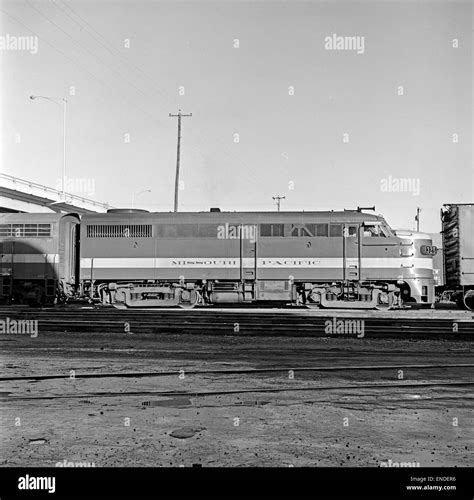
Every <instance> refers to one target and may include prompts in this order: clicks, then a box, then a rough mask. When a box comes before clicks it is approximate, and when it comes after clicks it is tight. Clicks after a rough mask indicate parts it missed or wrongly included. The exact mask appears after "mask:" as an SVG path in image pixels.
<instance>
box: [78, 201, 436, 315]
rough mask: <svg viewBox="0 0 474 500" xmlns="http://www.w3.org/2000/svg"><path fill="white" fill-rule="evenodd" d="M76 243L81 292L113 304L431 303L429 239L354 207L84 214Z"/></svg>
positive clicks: (373, 305) (357, 305) (355, 305)
mask: <svg viewBox="0 0 474 500" xmlns="http://www.w3.org/2000/svg"><path fill="white" fill-rule="evenodd" d="M80 240H81V245H80V279H79V290H80V294H81V295H82V296H87V297H89V298H90V299H91V300H94V299H96V298H100V299H101V300H102V301H103V302H110V303H113V304H116V305H117V306H122V307H144V306H145V307H146V306H150V307H159V306H168V305H180V306H182V307H193V306H194V305H195V304H197V303H203V304H222V303H251V302H260V301H273V302H285V303H288V302H290V303H297V304H315V305H318V306H321V307H341V308H342V307H349V308H376V307H388V306H391V305H394V304H397V303H398V304H399V303H401V302H419V303H423V304H431V303H433V301H434V279H433V258H432V248H433V247H432V242H431V239H430V237H429V236H428V235H426V234H423V233H415V232H412V231H394V230H392V229H391V228H390V226H389V225H388V224H387V222H386V221H385V219H384V218H383V217H382V216H380V215H373V214H367V213H364V212H362V211H360V210H345V211H342V212H335V211H331V212H220V211H219V210H217V209H215V210H212V209H211V211H210V212H196V213H185V212H180V213H148V212H146V211H143V210H140V211H138V210H117V209H113V210H109V212H108V213H105V214H86V215H84V216H83V217H82V221H81V238H80Z"/></svg>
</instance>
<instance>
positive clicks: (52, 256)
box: [0, 253, 59, 264]
mask: <svg viewBox="0 0 474 500" xmlns="http://www.w3.org/2000/svg"><path fill="white" fill-rule="evenodd" d="M12 257H13V258H12ZM2 262H3V263H5V264H10V263H11V262H14V263H15V264H41V263H44V262H48V263H49V264H55V263H58V262H59V254H57V253H47V254H44V253H15V254H13V256H12V254H3V255H1V256H0V263H2Z"/></svg>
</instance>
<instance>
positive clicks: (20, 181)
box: [0, 174, 112, 209]
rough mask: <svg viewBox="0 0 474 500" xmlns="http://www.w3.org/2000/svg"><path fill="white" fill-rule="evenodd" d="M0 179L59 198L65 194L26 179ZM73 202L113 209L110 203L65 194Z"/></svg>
mask: <svg viewBox="0 0 474 500" xmlns="http://www.w3.org/2000/svg"><path fill="white" fill-rule="evenodd" d="M0 179H5V180H7V181H10V182H13V184H21V185H24V186H27V187H29V188H38V189H41V190H42V191H45V192H48V193H53V194H55V195H57V196H62V195H63V192H62V191H59V190H58V189H54V188H51V187H49V186H45V185H44V184H39V183H37V182H32V181H27V180H25V179H20V178H18V177H14V176H13V175H8V174H0ZM64 194H65V195H67V197H68V198H69V199H71V200H76V201H81V202H82V203H88V204H91V205H94V206H97V207H101V208H104V209H108V208H112V207H111V206H110V205H109V204H108V203H102V202H100V201H95V200H91V199H90V198H85V197H83V196H78V195H76V194H72V193H64Z"/></svg>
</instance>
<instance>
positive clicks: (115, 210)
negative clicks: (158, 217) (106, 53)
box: [107, 208, 150, 214]
mask: <svg viewBox="0 0 474 500" xmlns="http://www.w3.org/2000/svg"><path fill="white" fill-rule="evenodd" d="M107 213H108V214H149V213H150V212H149V211H148V210H144V209H143V208H109V209H108V210H107Z"/></svg>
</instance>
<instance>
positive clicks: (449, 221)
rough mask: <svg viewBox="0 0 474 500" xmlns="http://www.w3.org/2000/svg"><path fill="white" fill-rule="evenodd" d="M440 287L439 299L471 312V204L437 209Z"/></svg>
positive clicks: (473, 245)
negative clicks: (440, 248) (442, 279)
mask: <svg viewBox="0 0 474 500" xmlns="http://www.w3.org/2000/svg"><path fill="white" fill-rule="evenodd" d="M441 225H442V230H441V234H442V237H443V249H444V252H443V257H444V266H443V267H444V286H443V287H442V288H441V290H440V291H441V292H442V294H443V295H442V298H443V299H444V300H452V301H454V302H457V303H458V305H460V306H464V307H466V308H467V309H470V310H471V311H474V204H472V203H465V204H461V203H451V204H445V205H443V207H442V209H441Z"/></svg>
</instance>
